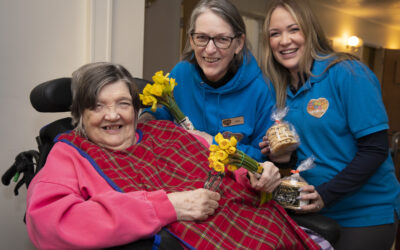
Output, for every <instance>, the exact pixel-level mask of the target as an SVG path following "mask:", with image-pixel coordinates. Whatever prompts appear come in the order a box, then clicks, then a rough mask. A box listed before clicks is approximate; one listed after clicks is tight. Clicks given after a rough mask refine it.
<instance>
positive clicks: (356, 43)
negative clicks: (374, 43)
mask: <svg viewBox="0 0 400 250" xmlns="http://www.w3.org/2000/svg"><path fill="white" fill-rule="evenodd" d="M360 46H361V40H360V38H358V37H356V36H351V37H349V38H347V44H346V48H348V49H350V50H351V51H353V52H357V51H358V48H359V47H360Z"/></svg>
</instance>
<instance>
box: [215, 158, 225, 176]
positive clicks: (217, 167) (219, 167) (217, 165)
mask: <svg viewBox="0 0 400 250" xmlns="http://www.w3.org/2000/svg"><path fill="white" fill-rule="evenodd" d="M214 169H215V171H217V172H220V173H224V172H225V166H224V164H223V163H221V162H218V161H217V162H214Z"/></svg>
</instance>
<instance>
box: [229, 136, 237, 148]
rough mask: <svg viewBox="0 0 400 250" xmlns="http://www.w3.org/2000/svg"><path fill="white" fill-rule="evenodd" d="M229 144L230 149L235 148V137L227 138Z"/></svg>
mask: <svg viewBox="0 0 400 250" xmlns="http://www.w3.org/2000/svg"><path fill="white" fill-rule="evenodd" d="M229 142H230V144H231V146H232V147H236V145H237V140H236V137H234V136H231V138H229Z"/></svg>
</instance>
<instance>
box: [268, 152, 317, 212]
mask: <svg viewBox="0 0 400 250" xmlns="http://www.w3.org/2000/svg"><path fill="white" fill-rule="evenodd" d="M313 167H314V157H310V158H308V159H306V160H304V161H303V162H302V163H301V164H300V165H299V167H298V168H297V170H292V175H290V176H287V177H285V178H283V179H282V182H281V184H280V185H279V186H278V187H277V188H276V189H275V190H274V192H273V199H274V200H275V201H276V202H278V203H279V204H280V205H281V206H282V207H284V208H288V209H293V210H297V209H300V207H301V206H303V205H307V204H308V203H309V200H299V199H298V197H299V196H300V195H302V194H304V193H305V192H301V191H300V190H299V189H300V188H301V187H303V186H305V185H308V183H307V182H306V181H305V180H304V179H303V178H302V177H301V176H300V174H299V173H300V172H301V171H305V170H308V169H310V168H313Z"/></svg>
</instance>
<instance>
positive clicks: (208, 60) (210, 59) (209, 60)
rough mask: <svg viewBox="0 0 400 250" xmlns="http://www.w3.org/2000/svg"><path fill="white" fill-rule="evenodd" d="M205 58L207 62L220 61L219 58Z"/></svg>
mask: <svg viewBox="0 0 400 250" xmlns="http://www.w3.org/2000/svg"><path fill="white" fill-rule="evenodd" d="M204 60H205V61H206V62H209V63H213V62H216V61H218V58H207V57H205V58H204Z"/></svg>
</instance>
